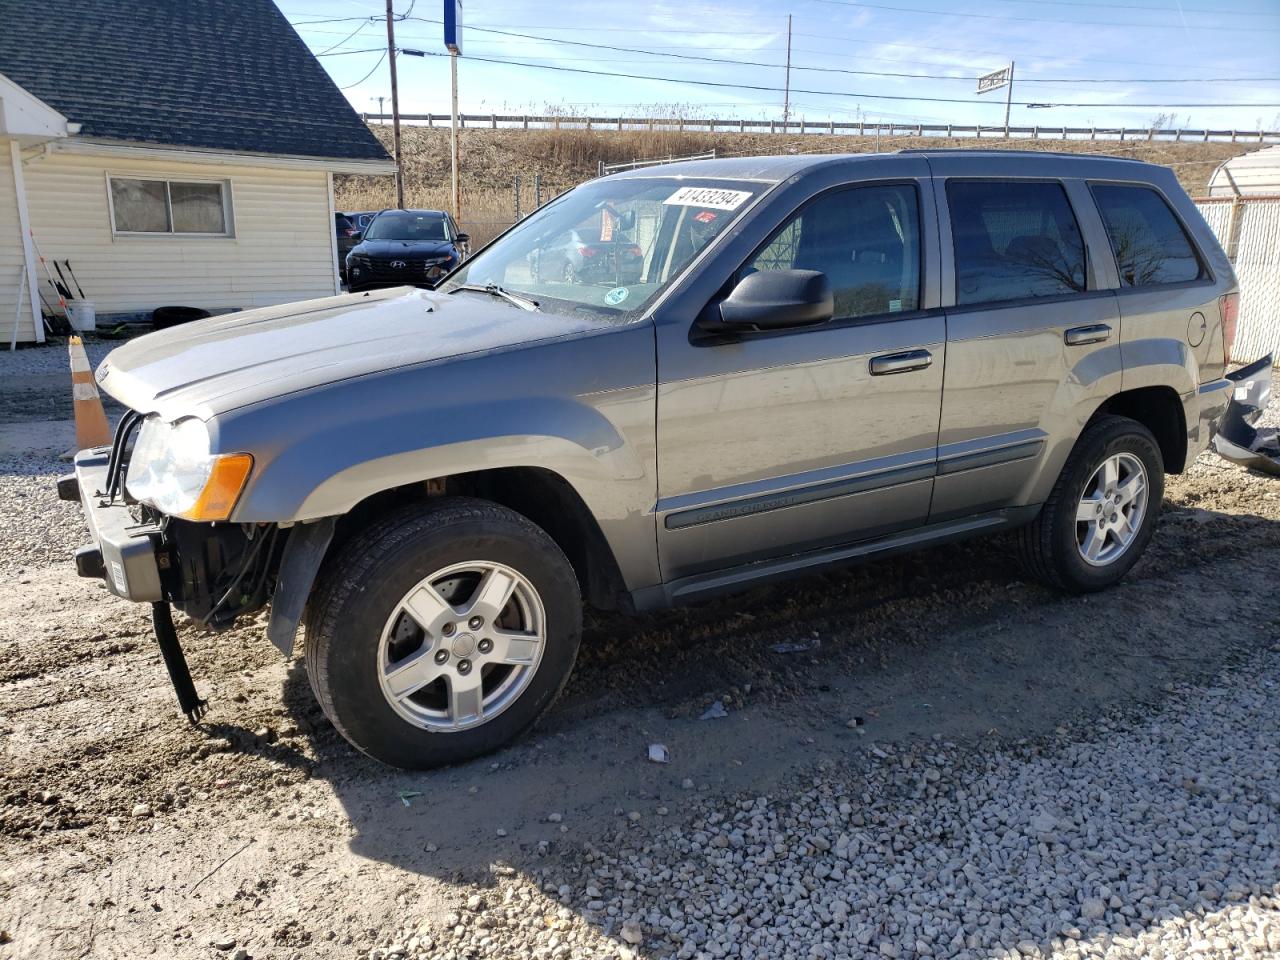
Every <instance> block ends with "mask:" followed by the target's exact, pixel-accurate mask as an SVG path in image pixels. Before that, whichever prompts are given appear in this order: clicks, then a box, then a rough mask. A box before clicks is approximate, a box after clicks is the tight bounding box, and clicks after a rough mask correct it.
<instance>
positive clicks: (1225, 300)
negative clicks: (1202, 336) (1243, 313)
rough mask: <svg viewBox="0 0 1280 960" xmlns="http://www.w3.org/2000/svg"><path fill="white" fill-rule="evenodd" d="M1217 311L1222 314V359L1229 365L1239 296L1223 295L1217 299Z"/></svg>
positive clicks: (1233, 294)
mask: <svg viewBox="0 0 1280 960" xmlns="http://www.w3.org/2000/svg"><path fill="white" fill-rule="evenodd" d="M1218 309H1219V310H1220V311H1221V312H1222V357H1223V360H1224V361H1225V362H1226V363H1230V362H1231V348H1232V347H1233V346H1234V345H1235V342H1236V319H1237V318H1238V317H1239V316H1240V294H1239V293H1238V292H1237V293H1224V294H1223V295H1222V296H1220V297H1219V298H1218Z"/></svg>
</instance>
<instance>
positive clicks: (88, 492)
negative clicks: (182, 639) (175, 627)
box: [58, 447, 168, 603]
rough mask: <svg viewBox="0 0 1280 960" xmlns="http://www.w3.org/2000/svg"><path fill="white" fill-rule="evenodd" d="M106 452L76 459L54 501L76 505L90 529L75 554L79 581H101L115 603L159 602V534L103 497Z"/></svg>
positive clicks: (120, 502)
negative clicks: (75, 502)
mask: <svg viewBox="0 0 1280 960" xmlns="http://www.w3.org/2000/svg"><path fill="white" fill-rule="evenodd" d="M110 455H111V448H110V447H95V448H93V449H89V450H81V451H80V452H79V453H78V454H76V460H75V466H76V472H75V473H74V474H72V475H69V476H66V477H62V478H60V479H59V480H58V496H59V497H60V498H61V499H63V500H78V501H79V502H80V505H81V507H82V508H83V509H84V519H85V522H86V523H87V524H88V525H89V535H90V538H91V542H90V543H89V544H88V545H86V546H83V547H81V548H80V549H79V550H77V551H76V570H77V571H78V572H79V574H80V576H82V577H95V578H101V579H102V581H103V582H104V583H105V584H106V586H107V589H108V590H110V591H111V592H112V593H114V594H115V595H116V596H118V597H123V598H124V599H126V600H135V601H138V602H140V603H155V602H157V601H160V600H163V599H164V598H165V597H164V589H163V587H162V586H161V582H160V569H161V563H162V562H164V561H167V560H168V557H167V555H165V554H162V553H161V552H160V551H159V550H158V547H159V544H160V539H161V531H160V528H159V527H158V526H157V525H156V524H154V523H146V522H140V521H139V519H137V518H136V517H135V516H134V514H133V512H132V511H131V510H130V509H129V507H128V506H127V505H126V504H125V502H124V501H123V500H122V499H113V498H111V497H110V496H109V494H108V493H107V487H108V473H109V465H108V464H109V460H110Z"/></svg>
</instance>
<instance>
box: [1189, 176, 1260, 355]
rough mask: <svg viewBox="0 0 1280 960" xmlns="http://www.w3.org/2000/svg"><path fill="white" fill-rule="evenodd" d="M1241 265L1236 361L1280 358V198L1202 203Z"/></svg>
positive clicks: (1207, 218) (1230, 253)
mask: <svg viewBox="0 0 1280 960" xmlns="http://www.w3.org/2000/svg"><path fill="white" fill-rule="evenodd" d="M1197 206H1199V208H1200V212H1201V214H1203V215H1204V219H1205V221H1206V222H1207V223H1208V224H1209V227H1210V228H1211V229H1212V230H1213V232H1214V234H1215V235H1216V236H1217V238H1218V242H1219V243H1221V244H1222V247H1223V249H1224V250H1226V251H1227V255H1228V256H1229V257H1231V260H1232V263H1233V264H1234V265H1235V271H1236V278H1237V279H1238V280H1239V281H1240V318H1239V324H1238V326H1237V328H1236V342H1235V347H1234V348H1233V349H1232V351H1231V358H1232V360H1233V361H1235V360H1240V361H1244V362H1249V361H1252V360H1257V359H1258V358H1260V357H1263V356H1266V355H1267V354H1268V353H1270V354H1272V356H1273V357H1275V358H1276V359H1277V360H1280V197H1271V198H1257V199H1255V198H1251V197H1244V198H1242V199H1240V200H1238V201H1235V214H1234V220H1235V222H1234V223H1233V222H1232V219H1233V214H1232V206H1233V202H1232V201H1231V200H1217V199H1214V200H1207V201H1206V200H1200V201H1198V202H1197Z"/></svg>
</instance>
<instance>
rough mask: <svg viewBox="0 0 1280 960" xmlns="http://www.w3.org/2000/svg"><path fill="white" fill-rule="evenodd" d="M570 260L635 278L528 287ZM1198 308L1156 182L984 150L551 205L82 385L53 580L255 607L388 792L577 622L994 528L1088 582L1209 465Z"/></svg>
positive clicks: (521, 710)
mask: <svg viewBox="0 0 1280 960" xmlns="http://www.w3.org/2000/svg"><path fill="white" fill-rule="evenodd" d="M569 232H576V234H577V235H579V236H581V237H583V238H586V239H587V240H590V241H593V242H594V241H599V243H600V244H611V243H614V244H616V243H618V242H625V243H626V244H628V245H629V246H635V247H637V248H639V249H640V250H641V251H642V259H641V262H640V263H639V264H638V265H636V266H635V269H628V270H627V271H626V273H625V275H623V274H622V273H621V272H619V274H618V275H617V276H614V275H611V273H610V271H609V270H608V269H607V268H604V269H601V270H599V271H593V272H592V273H591V274H590V275H589V279H587V278H586V277H585V276H584V275H583V274H582V273H575V274H574V275H573V276H572V277H565V276H559V275H556V274H554V273H553V274H551V275H546V276H543V275H540V274H539V275H537V276H535V273H534V272H533V271H531V269H530V263H533V262H537V261H538V259H539V256H538V255H539V252H540V251H542V250H544V249H546V248H547V247H548V246H551V245H554V244H556V243H557V242H559V241H560V238H563V237H564V236H565V235H566V234H567V233H569ZM1236 297H1237V291H1236V282H1235V279H1234V277H1233V276H1232V272H1231V267H1230V265H1229V264H1228V262H1227V259H1226V257H1225V256H1224V255H1223V253H1222V251H1221V250H1220V249H1219V247H1218V245H1217V243H1216V242H1215V241H1214V237H1213V235H1212V234H1211V233H1210V231H1209V230H1208V228H1207V227H1206V226H1205V224H1204V222H1203V221H1202V219H1201V218H1200V216H1199V215H1198V214H1197V212H1196V209H1195V207H1194V206H1193V205H1192V204H1191V202H1190V201H1189V200H1188V198H1187V197H1186V195H1185V194H1184V193H1183V191H1182V190H1181V189H1180V188H1179V186H1178V183H1177V181H1176V180H1175V179H1174V176H1173V174H1172V173H1171V172H1170V171H1169V170H1167V169H1164V168H1162V167H1156V166H1149V165H1146V164H1142V163H1137V162H1133V161H1128V160H1121V159H1110V158H1101V157H1083V156H1066V155H1063V156H1058V155H1052V154H1046V153H1018V152H1012V151H1007V152H1006V151H998V152H977V151H955V152H951V151H945V150H938V151H924V152H905V153H898V154H892V155H883V154H882V155H856V156H790V157H764V158H747V159H726V160H710V161H700V162H693V163H683V164H674V165H671V166H664V167H660V168H656V169H648V170H638V171H635V172H631V173H625V174H621V175H618V176H613V177H607V178H604V179H600V180H595V181H592V182H590V183H587V184H585V185H583V186H581V187H579V188H577V189H576V190H573V191H571V192H569V193H568V194H566V195H564V196H562V197H560V198H559V199H557V200H556V201H555V202H554V203H551V204H549V205H548V206H546V207H544V208H543V209H541V210H539V211H538V212H537V213H536V214H534V215H533V216H531V217H529V218H528V219H526V220H523V221H522V222H520V223H519V224H517V225H516V226H515V227H513V228H512V229H511V230H509V231H508V232H507V233H506V234H504V235H503V236H502V237H500V238H499V239H497V240H496V241H494V242H493V243H491V244H490V245H489V246H488V247H487V248H486V249H484V250H483V251H481V252H480V253H478V254H477V255H476V256H475V257H474V258H473V259H471V260H470V261H468V262H467V263H465V264H464V265H463V266H461V267H460V268H459V269H457V270H455V271H454V272H453V273H452V274H451V275H450V276H449V277H448V278H446V280H445V281H444V283H443V284H442V285H440V286H439V287H438V288H437V289H435V290H434V291H423V290H416V289H411V288H405V287H400V288H396V289H391V290H384V291H379V292H377V293H371V294H363V295H348V296H341V297H334V298H330V299H324V300H315V301H311V302H307V303H298V304H291V305H288V306H283V307H274V308H269V309H264V310H255V311H251V312H248V313H242V314H237V315H234V316H224V317H214V318H211V319H208V320H202V321H199V322H196V323H191V324H187V325H184V326H182V327H180V328H176V329H173V330H168V331H164V332H161V333H155V334H152V335H150V336H146V337H142V338H140V339H138V340H135V341H133V342H131V343H128V344H126V345H125V346H122V347H120V348H119V349H117V350H115V351H114V352H113V353H112V354H111V355H110V356H109V357H108V358H107V359H106V361H104V362H103V364H102V365H101V366H100V367H99V368H98V371H97V378H98V381H99V382H100V384H101V386H102V387H103V388H104V389H105V390H106V391H107V392H108V393H110V394H111V395H112V396H114V397H115V398H116V399H118V400H119V401H120V402H121V403H123V404H124V405H125V406H126V407H127V408H129V410H130V411H132V412H130V413H129V414H127V415H126V416H125V417H124V418H123V419H122V421H121V422H120V425H119V427H118V430H117V432H116V437H115V442H114V444H113V445H112V446H111V447H110V448H102V449H93V450H87V451H83V452H81V453H80V455H79V456H78V457H77V458H76V471H75V475H74V476H73V477H67V478H64V480H63V481H62V483H61V492H62V494H63V495H64V496H66V497H68V498H77V497H78V498H79V499H80V500H81V502H82V503H83V506H84V511H85V514H86V517H87V518H88V522H89V526H90V531H91V533H92V535H93V543H92V544H90V545H89V546H86V547H84V548H82V549H81V551H80V552H79V554H78V555H77V564H78V567H79V569H80V571H81V572H82V573H83V574H85V575H87V576H96V577H102V578H103V579H104V581H105V583H106V585H107V588H108V589H109V590H111V591H112V592H114V593H116V594H118V595H120V596H122V597H126V598H129V599H133V600H137V601H143V602H149V603H151V604H153V612H154V619H155V624H156V632H157V637H158V639H159V641H160V648H161V651H162V653H163V654H164V657H165V661H166V664H167V665H168V667H169V670H170V674H171V676H172V677H173V679H174V683H175V686H176V687H177V690H178V695H179V701H180V703H181V705H182V707H183V709H184V710H185V711H186V712H187V713H188V714H189V715H190V716H191V717H192V718H193V719H195V718H198V717H199V716H200V715H201V713H202V712H203V710H204V702H203V701H202V700H200V699H199V697H198V696H197V694H196V692H195V688H194V686H193V684H192V681H191V677H190V674H189V672H188V671H187V668H186V663H185V661H184V659H183V656H182V651H181V647H180V646H179V644H178V640H177V635H176V633H175V632H174V629H173V621H172V619H171V617H170V605H174V606H177V607H178V608H179V609H180V610H182V611H183V612H185V613H186V615H187V616H188V617H190V618H192V619H194V620H195V621H197V622H198V623H199V624H201V625H203V626H206V627H211V628H215V629H216V628H221V627H225V626H227V625H229V624H230V623H231V622H232V621H234V620H235V619H236V618H237V617H240V616H243V615H245V614H247V613H250V612H252V611H255V610H257V609H259V608H262V607H263V606H265V605H267V604H268V603H269V604H270V606H271V613H270V620H269V624H268V627H267V634H268V636H269V637H270V639H271V640H272V641H273V642H274V643H275V644H276V645H277V646H279V647H280V648H281V649H282V650H283V651H284V652H285V653H286V654H287V653H289V652H290V650H291V649H292V645H293V640H294V634H295V632H296V630H297V627H298V624H299V622H300V621H302V620H303V619H304V618H305V649H306V660H307V671H308V674H309V676H310V679H311V683H312V686H313V688H314V690H315V693H316V696H317V698H318V699H319V701H320V703H321V704H322V706H323V707H324V710H325V712H326V713H327V714H328V716H329V717H330V718H331V719H332V721H333V723H334V725H335V726H336V727H337V728H338V729H339V730H340V731H341V732H342V733H343V734H344V735H345V736H346V737H347V738H348V739H349V740H350V741H351V742H352V743H354V744H355V745H356V746H357V747H359V748H360V749H361V750H363V751H365V752H366V753H368V754H370V755H372V756H374V757H376V758H378V759H380V760H384V761H386V762H387V763H392V764H397V765H400V766H404V767H428V766H432V765H436V764H440V763H448V762H451V761H457V760H463V759H466V758H469V757H473V756H475V755H477V754H480V753H483V752H484V751H487V750H492V749H494V748H495V747H498V746H499V745H501V744H503V743H505V742H506V741H508V740H509V739H511V738H512V737H513V736H515V735H516V734H518V733H519V732H520V731H522V730H524V729H526V728H527V727H529V726H530V725H531V724H532V723H533V722H534V721H535V720H536V719H537V718H538V717H539V715H540V714H542V713H543V712H544V711H545V710H546V709H547V708H548V707H549V706H550V705H551V703H552V702H553V701H554V700H555V698H556V695H557V694H558V693H559V691H560V690H561V688H562V687H563V686H564V684H565V681H566V679H567V677H568V676H569V671H570V668H571V667H572V665H573V662H574V657H575V655H576V653H577V649H578V639H579V632H580V628H581V604H582V602H583V600H584V599H585V600H586V601H587V602H590V603H592V604H594V605H597V606H600V607H621V608H623V609H626V610H652V609H654V608H657V607H662V606H665V605H668V604H673V603H682V602H685V601H691V600H696V599H698V598H701V597H705V596H708V595H710V594H714V593H717V592H720V591H726V590H733V589H737V588H739V587H745V586H750V585H754V584H757V583H760V582H761V581H763V580H767V579H769V578H774V577H782V576H792V575H797V574H804V573H807V572H810V571H816V570H821V569H823V568H825V567H828V566H830V565H833V564H841V563H847V562H851V561H858V560H864V559H868V558H873V557H879V556H885V555H887V554H890V553H894V552H896V551H901V550H908V549H914V548H916V547H922V546H926V545H928V544H932V543H939V542H941V541H944V540H950V539H953V538H957V537H964V536H969V535H972V534H978V533H986V532H994V531H998V530H1007V529H1011V528H1017V529H1018V531H1019V532H1018V537H1017V542H1018V543H1019V545H1020V549H1021V552H1022V554H1023V556H1024V557H1025V560H1026V563H1027V567H1028V569H1029V570H1030V571H1031V572H1032V573H1033V574H1035V575H1036V576H1037V577H1039V578H1041V579H1042V580H1044V581H1045V582H1047V583H1049V584H1051V585H1053V586H1054V587H1057V588H1059V589H1062V590H1066V591H1072V592H1083V591H1091V590H1098V589H1101V588H1103V587H1106V586H1109V585H1110V584H1113V583H1115V582H1116V581H1117V580H1119V579H1120V578H1121V577H1122V576H1124V574H1125V573H1126V571H1128V570H1129V568H1130V567H1132V566H1133V564H1134V563H1135V562H1136V561H1137V560H1138V558H1139V556H1140V555H1141V554H1142V551H1143V549H1144V548H1145V547H1146V545H1147V543H1148V541H1149V540H1150V538H1151V533H1152V528H1153V525H1154V522H1155V518H1156V514H1157V512H1158V510H1159V509H1160V503H1161V498H1162V495H1163V490H1164V475H1165V473H1167V472H1174V473H1176V472H1178V471H1180V470H1183V469H1184V468H1185V467H1186V466H1187V464H1189V463H1190V462H1191V461H1192V460H1193V459H1194V458H1195V456H1196V455H1197V454H1198V453H1199V452H1200V451H1202V450H1203V449H1204V448H1205V446H1206V445H1207V444H1208V442H1209V440H1210V436H1211V434H1212V433H1213V431H1214V429H1215V424H1216V422H1217V420H1218V418H1219V417H1220V416H1221V415H1222V413H1223V411H1224V410H1225V409H1226V407H1227V404H1228V401H1229V399H1230V396H1231V391H1230V389H1228V388H1229V387H1230V385H1231V384H1230V381H1229V380H1227V379H1225V378H1224V374H1225V369H1226V365H1227V363H1228V359H1229V357H1228V354H1229V350H1230V346H1231V339H1232V335H1233V330H1232V328H1233V325H1234V314H1235V303H1236Z"/></svg>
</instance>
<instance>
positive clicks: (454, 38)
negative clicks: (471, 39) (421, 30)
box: [444, 0, 462, 55]
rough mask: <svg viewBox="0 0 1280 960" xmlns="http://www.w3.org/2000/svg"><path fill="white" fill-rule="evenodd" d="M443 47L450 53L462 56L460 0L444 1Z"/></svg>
mask: <svg viewBox="0 0 1280 960" xmlns="http://www.w3.org/2000/svg"><path fill="white" fill-rule="evenodd" d="M444 45H445V49H447V50H448V51H449V52H450V53H456V54H459V55H461V54H462V0H444Z"/></svg>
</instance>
